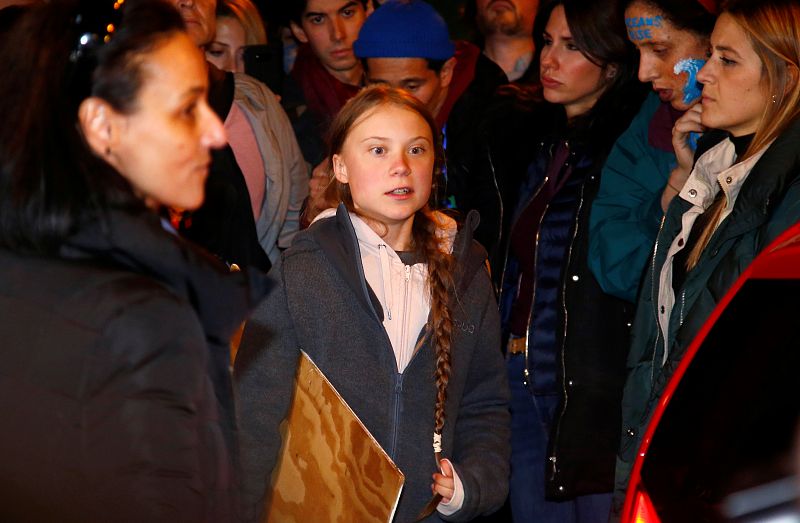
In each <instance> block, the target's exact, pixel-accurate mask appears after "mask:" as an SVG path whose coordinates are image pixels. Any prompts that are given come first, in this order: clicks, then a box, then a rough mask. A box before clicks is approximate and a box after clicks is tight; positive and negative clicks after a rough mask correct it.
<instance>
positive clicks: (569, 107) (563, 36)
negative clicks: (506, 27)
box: [539, 5, 605, 118]
mask: <svg viewBox="0 0 800 523" xmlns="http://www.w3.org/2000/svg"><path fill="white" fill-rule="evenodd" d="M543 40H544V45H543V46H542V49H541V58H540V66H539V70H540V76H541V82H542V90H543V94H544V97H545V99H546V100H547V101H548V102H550V103H554V104H561V105H563V106H564V109H565V110H566V113H567V118H573V117H575V116H579V115H581V114H584V113H585V112H587V111H589V110H590V109H591V108H592V107H594V104H595V103H596V102H597V99H598V98H600V95H601V94H603V90H604V89H605V85H604V82H603V81H602V76H603V70H602V69H601V68H600V67H599V66H597V65H595V64H593V63H592V62H590V61H589V59H588V58H586V57H585V56H584V55H583V53H582V52H581V51H580V49H578V48H577V47H576V46H575V43H574V42H573V41H572V34H571V33H570V30H569V25H568V24H567V18H566V15H565V14H564V6H563V5H559V6H557V7H555V8H554V9H553V11H552V12H551V13H550V19H549V20H548V21H547V26H546V27H545V30H544V38H543Z"/></svg>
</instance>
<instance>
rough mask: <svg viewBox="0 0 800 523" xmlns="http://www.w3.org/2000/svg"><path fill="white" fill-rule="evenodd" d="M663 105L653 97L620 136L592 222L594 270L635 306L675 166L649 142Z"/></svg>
mask: <svg viewBox="0 0 800 523" xmlns="http://www.w3.org/2000/svg"><path fill="white" fill-rule="evenodd" d="M661 104H662V102H661V100H659V98H658V96H656V95H655V94H654V93H651V94H650V95H649V96H648V97H647V99H646V100H645V102H644V104H642V108H641V109H640V110H639V114H637V115H636V117H635V118H634V119H633V121H632V122H631V125H630V127H628V129H627V130H626V131H625V132H624V133H623V134H622V135H621V136H620V137H619V139H618V140H617V142H616V143H615V144H614V147H613V148H612V149H611V152H610V153H609V155H608V159H607V160H606V163H605V166H604V167H603V171H602V174H601V176H600V189H599V192H598V194H597V198H596V199H595V201H594V203H593V204H592V211H591V217H590V219H589V235H590V238H589V257H588V260H589V268H590V269H591V271H592V273H593V274H594V276H595V278H597V282H598V283H599V284H600V287H601V288H602V289H603V291H605V292H607V293H608V294H611V295H613V296H617V297H618V298H623V299H625V300H628V301H629V302H635V301H636V293H637V291H638V290H639V283H640V282H641V278H642V273H643V272H644V268H645V265H646V264H647V259H648V257H649V255H650V252H651V251H652V248H653V243H654V242H655V240H656V234H657V233H658V225H659V223H661V217H662V216H663V214H664V213H663V211H662V209H661V193H662V191H663V190H664V186H665V185H666V183H667V179H668V178H669V173H670V171H671V170H672V169H673V167H674V166H675V155H674V154H673V153H672V152H666V151H662V150H659V149H657V148H655V147H653V146H652V145H650V143H649V142H648V131H649V126H650V120H651V119H652V118H653V115H654V114H655V112H656V110H658V108H659V107H660V106H661Z"/></svg>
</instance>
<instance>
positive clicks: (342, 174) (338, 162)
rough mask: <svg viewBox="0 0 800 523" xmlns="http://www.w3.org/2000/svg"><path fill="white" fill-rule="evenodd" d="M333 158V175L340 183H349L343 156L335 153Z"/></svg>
mask: <svg viewBox="0 0 800 523" xmlns="http://www.w3.org/2000/svg"><path fill="white" fill-rule="evenodd" d="M331 160H332V161H333V176H334V177H335V178H336V179H337V180H338V181H339V182H340V183H347V166H346V165H345V164H344V160H342V157H341V156H339V155H338V154H334V155H333V157H332V158H331Z"/></svg>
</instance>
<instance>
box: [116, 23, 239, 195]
mask: <svg viewBox="0 0 800 523" xmlns="http://www.w3.org/2000/svg"><path fill="white" fill-rule="evenodd" d="M141 60H142V72H143V80H144V82H143V84H142V87H141V89H140V90H139V93H138V95H137V100H136V110H135V111H134V112H133V113H131V114H122V113H117V112H115V111H113V109H112V110H111V111H112V113H113V114H112V115H111V121H112V122H113V128H114V129H116V130H118V134H117V136H116V137H115V139H114V140H113V141H112V142H111V143H110V151H111V152H110V154H108V156H109V158H108V160H109V162H110V163H111V164H112V165H113V166H114V167H115V168H116V169H117V170H118V171H119V172H120V174H121V175H122V176H123V177H124V178H126V179H127V180H128V181H129V182H130V184H131V185H132V186H133V189H134V191H135V192H136V194H137V195H138V196H139V197H140V198H142V199H144V201H145V203H146V204H147V205H148V206H149V207H153V208H156V207H161V206H168V207H173V208H177V209H196V208H197V207H199V206H200V204H201V203H203V197H204V187H205V180H206V177H207V176H208V168H209V164H210V163H211V154H210V150H211V149H212V148H217V147H222V146H223V145H224V144H225V131H224V129H223V126H222V122H220V120H219V118H217V116H216V114H215V113H214V112H213V111H212V109H211V107H209V105H208V102H207V100H206V95H207V91H208V79H207V78H208V75H207V70H206V67H207V66H206V62H205V59H204V57H203V54H202V53H201V52H200V50H199V49H198V48H197V46H196V45H195V44H194V42H193V41H192V40H191V39H190V37H188V36H187V35H185V34H183V33H177V34H175V35H173V36H170V37H169V38H167V39H166V40H165V41H163V42H161V43H160V45H158V46H156V47H155V48H154V49H153V51H151V52H150V53H147V54H145V55H142V56H141Z"/></svg>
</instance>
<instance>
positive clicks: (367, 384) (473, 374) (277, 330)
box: [235, 206, 510, 523]
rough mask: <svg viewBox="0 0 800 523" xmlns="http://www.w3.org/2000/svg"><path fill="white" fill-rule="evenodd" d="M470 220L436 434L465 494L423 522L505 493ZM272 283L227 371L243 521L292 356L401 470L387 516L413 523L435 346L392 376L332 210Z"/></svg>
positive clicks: (346, 224) (503, 414)
mask: <svg viewBox="0 0 800 523" xmlns="http://www.w3.org/2000/svg"><path fill="white" fill-rule="evenodd" d="M476 218H477V216H476V215H474V214H473V215H471V216H470V217H468V218H467V224H466V226H465V227H464V228H463V229H462V231H461V232H460V233H459V234H458V236H457V237H456V240H455V243H454V246H453V254H454V256H455V257H456V272H455V275H454V276H455V278H454V279H455V291H454V292H453V294H452V296H451V301H450V307H451V310H452V311H453V314H454V320H455V325H454V327H455V328H454V334H453V343H452V357H451V358H452V359H451V375H450V383H449V386H448V389H447V393H448V394H447V404H446V409H445V426H444V431H443V438H442V443H443V450H444V452H443V457H447V458H450V459H451V460H452V462H453V463H454V465H455V467H456V471H457V473H458V475H459V478H460V479H461V481H462V484H463V487H464V495H465V498H464V503H463V505H462V508H461V510H459V511H457V512H456V513H454V514H453V515H451V516H447V517H445V516H442V515H441V514H439V513H434V515H433V516H431V518H429V519H430V520H431V521H436V520H439V519H447V520H451V521H467V520H470V519H472V518H474V517H476V516H478V515H479V514H482V513H487V512H490V511H492V510H495V509H496V508H498V507H499V506H500V505H502V503H503V501H504V500H505V498H506V494H507V491H508V475H509V453H510V444H509V434H510V426H509V424H510V416H509V412H508V384H507V379H506V374H505V366H504V364H503V359H502V355H501V352H500V348H499V347H500V334H499V319H498V312H497V305H496V302H495V297H494V293H493V290H492V286H491V282H490V280H489V275H488V273H487V271H486V269H485V261H486V253H485V251H484V250H483V249H482V248H481V247H480V246H479V245H478V244H477V243H476V242H473V241H472V238H471V236H472V226H473V225H474V222H475V221H477V220H476ZM270 277H271V278H272V279H274V280H275V281H276V283H277V285H276V291H275V292H273V293H272V294H271V295H270V296H269V297H268V298H267V299H266V300H265V301H264V303H262V305H261V306H260V307H259V309H258V310H257V311H256V313H255V314H254V315H253V317H252V318H251V320H250V322H249V323H248V325H247V327H246V329H245V333H244V336H243V339H242V344H241V346H240V349H239V353H238V356H237V360H236V368H235V379H236V382H237V388H238V392H239V398H238V399H239V427H240V435H241V437H240V442H241V458H242V467H243V492H244V495H243V497H244V503H245V506H244V514H243V516H244V519H245V520H246V521H254V520H256V519H257V518H258V517H259V515H260V513H261V512H262V511H263V507H264V501H265V494H266V489H267V483H268V478H269V477H270V475H271V473H272V469H273V468H274V466H275V463H276V461H277V457H278V451H279V448H280V445H281V439H280V434H279V432H278V427H279V424H280V422H281V421H282V420H283V419H284V417H285V416H286V413H287V411H288V408H289V404H290V401H291V392H292V384H293V380H294V375H295V371H296V368H297V358H298V356H299V351H300V349H302V350H304V351H305V352H307V353H308V354H309V356H310V357H311V359H312V360H314V362H315V363H316V364H317V365H318V366H319V367H320V369H321V370H322V372H323V373H324V374H325V375H326V376H327V378H328V379H329V380H330V381H331V383H332V384H333V386H334V387H335V388H336V389H337V390H338V391H339V393H340V394H341V395H342V397H343V398H344V399H345V400H346V401H347V402H348V404H349V405H350V407H351V408H352V409H353V410H354V411H355V413H356V415H358V417H359V418H360V419H361V421H362V422H363V423H364V424H365V425H366V427H367V428H368V429H369V431H370V432H371V433H372V435H373V436H374V437H375V438H376V439H377V441H378V442H379V443H380V444H381V446H382V447H383V448H384V449H385V450H386V452H387V453H388V454H389V456H390V457H391V458H392V459H393V460H394V462H395V463H396V464H397V466H398V467H399V468H400V470H402V472H403V473H404V474H405V477H406V481H405V485H404V487H403V492H402V494H401V497H400V503H399V505H398V508H397V512H396V515H395V519H394V520H395V521H397V522H400V523H405V522H408V521H413V520H414V519H415V518H416V516H417V514H418V513H419V512H420V510H421V509H422V508H423V507H424V505H425V504H426V503H427V502H428V501H429V500H430V498H431V490H430V484H431V475H432V474H433V473H434V472H435V471H436V470H437V468H436V462H435V459H434V454H433V449H432V446H431V440H432V434H433V421H434V406H435V402H436V385H435V381H434V369H435V357H434V351H433V348H432V347H431V346H430V343H429V342H427V341H426V342H425V343H424V344H423V345H422V347H421V348H420V349H419V351H418V352H417V353H416V354H415V355H414V356H413V358H412V359H411V361H410V363H409V364H408V366H407V367H406V369H405V370H404V372H403V373H402V374H400V373H398V372H397V363H396V360H395V355H394V352H393V350H392V347H391V344H390V342H389V339H388V336H387V335H386V331H385V330H384V327H383V325H382V318H383V311H382V308H381V306H380V302H379V300H378V299H377V297H376V296H375V293H374V292H372V290H371V289H370V288H369V286H368V285H367V282H366V279H365V277H364V271H363V268H362V266H361V258H360V256H359V250H358V242H357V239H356V235H355V232H354V230H353V225H352V223H351V222H350V218H349V216H348V213H347V211H346V210H345V209H344V207H342V206H340V208H339V210H338V212H337V215H336V217H335V218H329V219H325V220H320V221H318V222H316V223H315V224H313V225H312V226H311V227H310V228H309V229H308V230H307V231H304V232H303V233H301V234H300V235H298V237H297V239H296V241H295V243H294V245H293V246H292V247H291V248H290V249H289V250H288V251H286V252H285V253H284V254H283V256H282V259H281V261H280V262H279V263H278V265H276V266H275V267H274V268H273V270H272V272H271V273H270ZM420 334H421V333H420Z"/></svg>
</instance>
